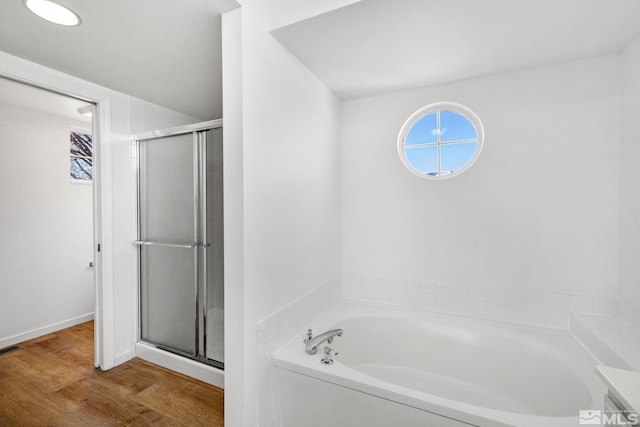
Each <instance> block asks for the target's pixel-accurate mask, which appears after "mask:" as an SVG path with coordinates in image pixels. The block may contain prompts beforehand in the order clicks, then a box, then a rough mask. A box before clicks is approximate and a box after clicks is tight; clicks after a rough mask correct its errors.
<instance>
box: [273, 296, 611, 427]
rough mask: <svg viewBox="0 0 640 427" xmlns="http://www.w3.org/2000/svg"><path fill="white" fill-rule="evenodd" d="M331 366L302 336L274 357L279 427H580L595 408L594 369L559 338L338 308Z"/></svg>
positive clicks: (566, 337) (438, 317)
mask: <svg viewBox="0 0 640 427" xmlns="http://www.w3.org/2000/svg"><path fill="white" fill-rule="evenodd" d="M309 326H310V327H313V330H314V332H315V333H316V334H318V333H321V332H324V331H326V330H328V329H334V328H342V329H343V330H344V334H343V335H342V336H341V337H336V338H335V340H334V341H333V344H331V347H332V348H333V349H335V350H336V351H337V352H338V355H337V356H335V357H334V360H335V363H334V364H332V365H323V364H321V363H320V359H321V358H322V356H323V355H322V353H323V351H322V349H323V348H324V345H322V346H321V348H320V350H319V351H318V354H316V355H314V356H308V355H306V354H305V352H304V344H303V343H302V340H303V338H304V332H301V334H300V335H299V336H297V337H296V338H295V339H293V340H292V341H290V342H289V343H288V344H287V345H286V346H284V347H283V348H282V349H281V350H279V351H278V352H276V353H275V354H274V356H273V362H272V363H273V380H274V415H275V421H276V426H278V427H280V426H281V427H313V426H323V427H324V426H332V427H335V426H353V427H359V426H363V427H365V426H366V427H376V426H380V427H382V426H385V427H386V426H396V427H413V426H416V427H418V426H420V427H422V426H429V427H439V426H458V425H468V424H470V425H477V426H518V427H520V426H522V427H544V426H550V427H552V426H554V427H555V426H558V427H559V426H577V425H578V424H579V423H578V413H579V411H580V410H583V409H584V410H586V409H598V408H600V407H601V404H602V399H603V396H604V393H605V391H606V390H605V389H604V386H603V385H602V384H601V383H600V382H599V381H598V380H597V378H596V376H595V373H594V366H595V363H596V362H595V360H594V359H593V358H592V357H591V356H590V355H589V354H588V353H587V352H586V351H585V350H584V349H583V347H582V346H581V345H580V344H579V343H578V342H577V341H576V340H575V339H574V338H573V336H572V335H570V334H569V333H568V332H566V331H558V330H551V329H545V328H536V327H527V326H520V325H513V324H508V323H502V322H493V321H483V320H478V319H473V318H467V317H461V316H454V315H448V314H443V313H433V312H424V311H414V310H409V309H402V308H395V307H394V308H390V307H389V306H385V305H379V304H371V303H363V302H357V301H352V300H341V301H340V302H338V303H337V304H336V305H335V306H333V307H331V308H330V309H328V310H327V312H326V313H325V314H323V316H321V317H320V318H318V319H316V320H315V321H314V322H312V324H310V325H309Z"/></svg>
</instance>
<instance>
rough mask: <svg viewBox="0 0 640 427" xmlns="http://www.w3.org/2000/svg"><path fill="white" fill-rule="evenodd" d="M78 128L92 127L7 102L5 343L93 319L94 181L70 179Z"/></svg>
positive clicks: (2, 157)
mask: <svg viewBox="0 0 640 427" xmlns="http://www.w3.org/2000/svg"><path fill="white" fill-rule="evenodd" d="M1 102H2V99H1V97H0V103H1ZM71 126H75V127H79V128H83V129H88V130H89V131H90V130H91V123H84V122H82V121H79V120H72V119H70V118H66V117H62V116H57V115H53V114H46V113H43V112H39V111H36V110H34V109H27V108H20V107H16V106H13V105H6V104H0V206H1V207H2V208H1V209H0V236H2V238H1V239H0V295H2V298H0V313H2V316H1V317H2V321H0V348H2V347H6V346H8V345H11V344H15V343H18V342H21V341H24V340H25V339H29V338H32V337H33V336H38V335H42V334H45V333H48V332H50V330H51V329H54V330H55V329H60V328H63V327H66V326H70V324H69V323H71V324H74V323H79V322H80V321H87V320H90V319H92V318H93V304H94V296H95V290H94V286H93V269H91V268H90V267H89V262H90V261H92V260H93V199H92V186H91V185H90V184H89V185H87V184H84V183H83V184H77V183H71V181H70V179H69V132H70V130H71Z"/></svg>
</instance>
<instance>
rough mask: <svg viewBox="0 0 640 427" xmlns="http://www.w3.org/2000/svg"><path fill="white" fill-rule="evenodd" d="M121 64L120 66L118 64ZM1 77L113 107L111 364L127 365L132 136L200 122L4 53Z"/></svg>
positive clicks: (133, 325)
mask: <svg viewBox="0 0 640 427" xmlns="http://www.w3.org/2000/svg"><path fill="white" fill-rule="evenodd" d="M114 66H115V64H114ZM0 73H1V74H3V75H9V76H14V77H16V78H18V79H20V80H26V81H29V82H32V83H34V84H36V85H40V86H43V87H48V88H52V89H55V90H58V91H61V92H63V93H69V94H75V95H77V96H81V97H84V98H88V99H93V100H96V101H100V102H102V103H105V105H106V103H108V104H109V114H108V118H109V122H108V123H103V126H104V125H106V126H110V127H109V128H108V129H107V134H108V135H109V137H110V141H108V143H109V146H110V147H109V148H110V154H111V159H110V165H111V170H110V171H109V173H108V175H109V176H111V179H112V181H111V182H110V185H109V186H110V187H111V190H112V191H111V192H112V195H111V206H108V207H107V209H108V210H109V211H110V215H111V217H112V236H109V237H110V241H112V242H113V245H112V246H113V247H112V248H107V247H104V246H103V251H110V252H111V254H112V256H113V271H111V272H110V273H109V274H110V277H111V278H112V281H113V289H112V290H111V292H112V295H113V313H112V315H113V322H114V324H113V330H112V333H113V336H112V337H111V338H112V339H113V349H112V350H113V360H109V361H106V365H107V366H113V365H117V364H120V363H123V362H125V361H126V360H128V359H130V358H132V357H133V356H134V353H133V346H134V344H135V340H136V339H137V279H136V256H135V254H136V251H135V248H134V245H133V244H132V242H133V240H135V223H136V191H135V164H134V149H133V141H132V139H131V137H130V136H131V135H132V134H135V133H140V132H144V131H148V130H154V129H162V128H167V127H173V126H179V125H182V124H188V123H193V122H196V121H197V120H195V119H194V118H193V117H190V116H188V115H185V114H182V113H180V112H176V111H172V110H169V109H167V108H165V107H161V106H158V105H155V104H152V103H149V102H147V101H144V100H140V99H137V98H134V97H131V96H129V95H126V94H123V93H119V92H115V91H113V90H111V89H108V88H105V87H102V86H99V85H96V84H94V83H91V82H88V81H86V80H82V79H79V78H77V77H74V76H71V75H68V74H65V73H61V72H59V71H56V70H53V69H51V68H47V67H44V66H42V65H39V64H35V63H33V62H30V61H27V60H24V59H22V58H18V57H16V56H13V55H9V54H7V53H5V52H0Z"/></svg>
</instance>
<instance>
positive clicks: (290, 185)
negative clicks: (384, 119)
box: [223, 0, 340, 426]
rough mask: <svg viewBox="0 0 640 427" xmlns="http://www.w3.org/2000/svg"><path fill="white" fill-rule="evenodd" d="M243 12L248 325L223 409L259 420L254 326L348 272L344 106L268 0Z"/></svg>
mask: <svg viewBox="0 0 640 427" xmlns="http://www.w3.org/2000/svg"><path fill="white" fill-rule="evenodd" d="M241 18H242V20H241V21H242V22H241V28H242V34H241V39H242V65H241V67H242V70H241V73H240V74H241V75H242V111H243V116H242V138H243V140H242V156H243V162H242V168H243V171H242V180H243V193H244V194H243V195H244V197H243V202H242V204H243V206H242V209H243V211H244V224H242V227H243V228H244V230H243V233H244V239H243V240H244V248H243V252H244V267H243V268H244V277H243V281H244V286H243V290H242V291H240V290H237V289H236V290H233V289H230V286H229V284H228V283H227V288H226V289H227V292H229V291H231V292H234V293H239V292H243V293H244V318H243V323H244V331H243V334H242V336H238V337H236V339H235V340H229V339H228V340H227V342H226V345H227V349H226V351H227V352H228V353H227V354H228V357H226V359H227V360H230V359H231V358H232V356H231V355H230V354H232V353H236V354H237V349H238V348H239V347H242V346H244V349H243V350H242V352H241V354H242V355H243V361H244V373H243V376H244V380H243V381H244V384H243V385H244V390H243V396H242V397H241V398H240V399H235V400H232V399H228V400H227V404H228V407H227V409H226V411H225V412H226V413H229V412H227V411H230V413H232V414H234V416H235V415H236V414H239V413H241V414H242V417H243V418H244V419H241V420H240V419H238V418H234V419H231V420H229V422H230V425H246V426H255V425H257V422H258V417H259V414H258V413H259V412H260V420H261V422H266V421H268V420H270V419H269V417H270V408H271V400H270V399H271V398H270V389H269V387H268V384H269V365H268V363H264V362H262V361H261V359H259V358H258V354H257V341H256V338H257V337H256V324H257V323H258V321H260V320H261V319H262V318H265V317H267V316H269V315H271V314H272V313H274V312H276V311H278V310H279V309H281V308H283V307H284V306H286V305H288V304H289V303H291V302H293V301H295V300H296V299H298V298H300V297H301V296H303V295H305V294H306V293H308V292H310V291H312V290H314V289H316V288H317V287H319V286H320V285H322V284H324V283H326V282H327V281H328V280H332V279H335V278H338V277H339V274H340V237H339V236H340V214H339V208H340V192H339V182H340V168H339V156H338V155H339V152H338V151H339V150H338V140H339V125H340V115H339V108H340V103H339V101H338V100H337V99H336V98H335V96H333V94H331V92H329V90H328V89H327V88H326V87H325V86H324V85H323V84H322V83H320V82H319V81H318V80H317V79H316V78H315V77H314V76H313V75H312V74H311V73H310V72H309V71H308V70H307V69H306V68H305V67H304V66H303V65H301V64H300V63H299V62H298V61H297V60H296V59H295V58H294V57H293V56H292V55H291V54H290V53H289V52H288V51H287V50H286V49H285V48H283V47H282V45H280V43H279V42H277V41H276V40H275V39H274V38H273V37H272V36H271V35H270V34H269V32H268V23H267V6H266V2H264V1H261V0H248V1H243V2H242V10H241ZM223 27H224V18H223ZM223 39H224V33H223ZM223 43H224V41H223ZM225 96H226V95H225ZM225 105H228V104H226V103H225ZM226 114H227V112H225V115H226ZM225 144H227V145H226V147H227V148H229V147H228V144H229V142H228V141H225ZM227 159H228V158H227V157H226V156H225V161H227ZM226 166H227V165H226V164H225V168H226ZM226 178H227V173H226V172H225V179H226ZM226 185H228V184H227V183H226V182H225V186H226ZM225 188H226V187H225ZM225 203H226V201H225ZM228 212H229V211H228V210H227V209H226V210H225V213H228ZM227 230H228V229H227V227H226V225H225V231H227ZM225 242H228V239H225ZM229 297H231V298H233V296H228V298H229ZM225 311H226V312H227V313H229V312H230V309H229V308H228V307H227V309H226V310H225ZM231 315H233V314H231ZM241 340H243V341H241ZM226 381H228V382H227V384H229V383H232V382H233V381H234V378H233V377H232V372H229V376H228V377H227V379H226ZM261 425H262V424H261Z"/></svg>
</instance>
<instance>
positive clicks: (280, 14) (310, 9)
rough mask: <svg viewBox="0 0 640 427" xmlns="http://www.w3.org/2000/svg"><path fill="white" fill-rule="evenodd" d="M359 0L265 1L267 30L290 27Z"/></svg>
mask: <svg viewBox="0 0 640 427" xmlns="http://www.w3.org/2000/svg"><path fill="white" fill-rule="evenodd" d="M359 1H361V0H324V1H321V2H318V1H314V0H267V3H268V7H269V9H268V13H269V29H271V30H273V29H276V28H280V27H284V26H287V25H291V24H293V23H295V22H299V21H302V20H304V19H308V18H312V17H314V16H317V15H321V14H323V13H327V12H330V11H332V10H335V9H339V8H341V7H344V6H347V5H350V4H352V3H357V2H359Z"/></svg>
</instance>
